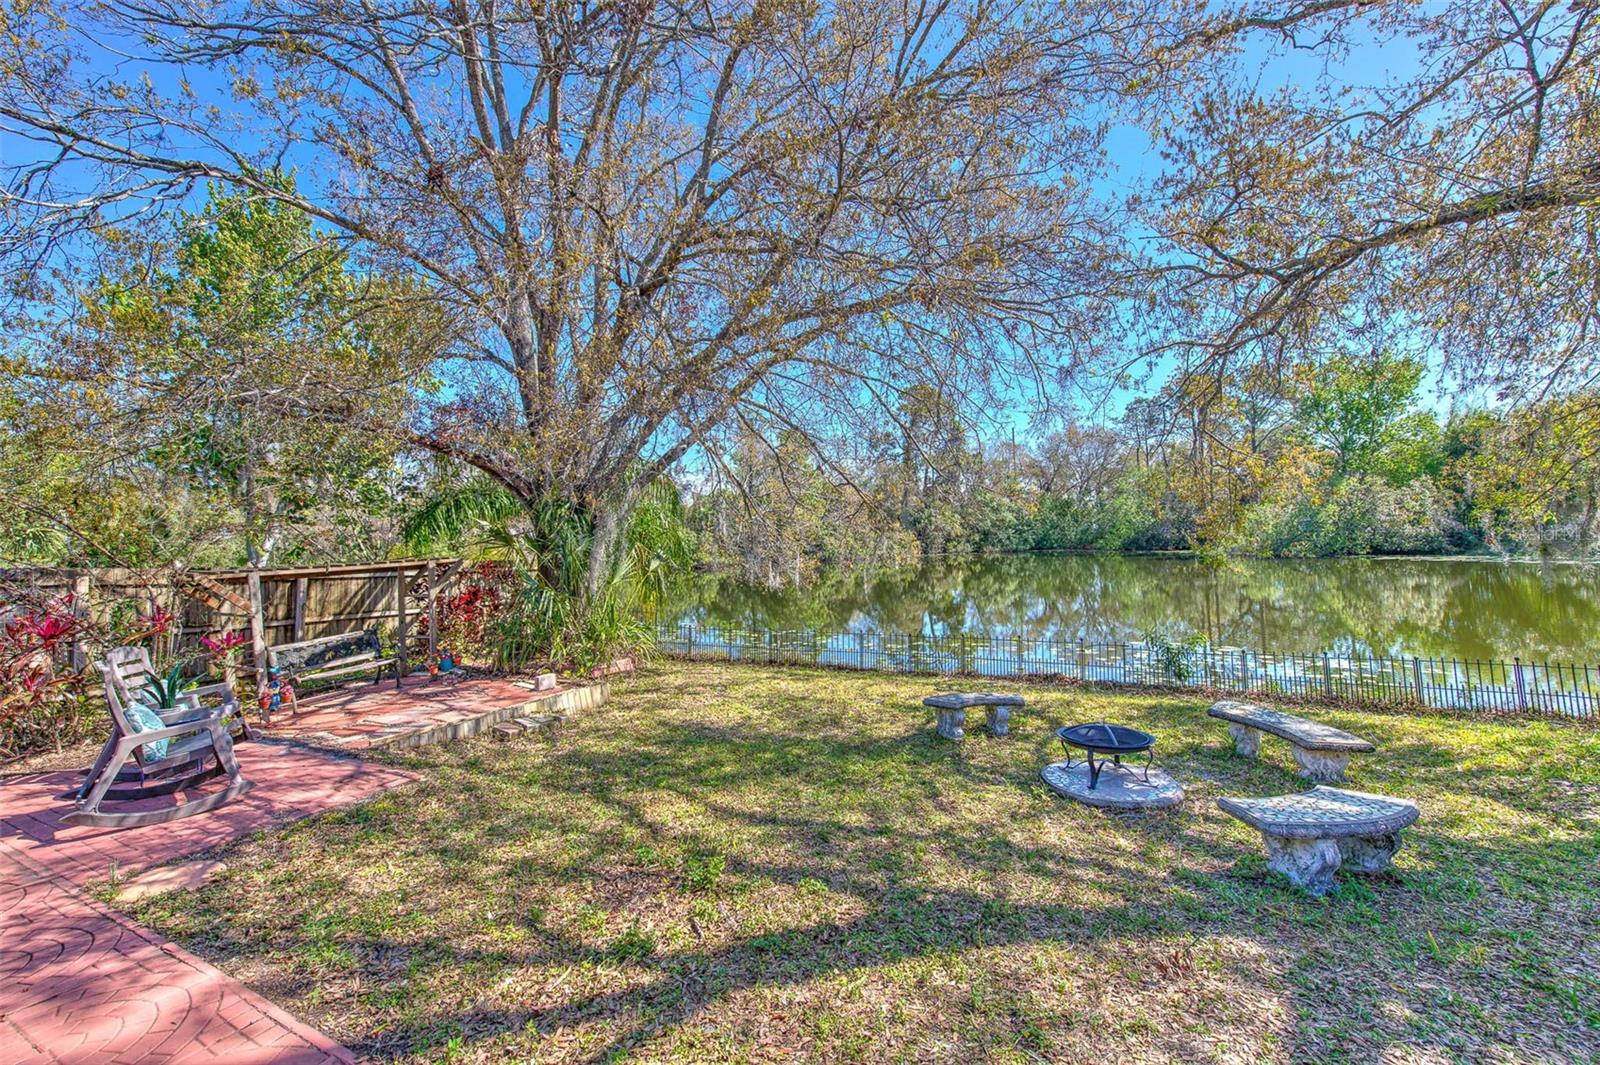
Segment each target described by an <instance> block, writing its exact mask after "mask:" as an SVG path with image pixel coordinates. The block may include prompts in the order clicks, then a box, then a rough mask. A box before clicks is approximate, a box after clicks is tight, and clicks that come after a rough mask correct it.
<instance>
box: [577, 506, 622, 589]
mask: <svg viewBox="0 0 1600 1065" xmlns="http://www.w3.org/2000/svg"><path fill="white" fill-rule="evenodd" d="M625 521H626V515H625V514H623V513H622V512H621V509H620V508H617V507H608V506H602V507H600V508H599V509H598V510H597V511H596V512H595V515H594V532H593V534H592V535H591V536H590V538H589V565H588V569H587V571H586V572H585V574H584V580H583V594H584V599H585V600H586V601H587V602H590V603H593V602H594V601H595V600H597V599H599V598H600V595H601V593H602V592H603V591H604V590H605V586H606V578H607V575H608V574H609V573H610V572H611V553H612V551H613V550H614V549H615V548H616V546H617V543H618V541H619V540H620V539H621V538H622V527H623V524H624V522H625Z"/></svg>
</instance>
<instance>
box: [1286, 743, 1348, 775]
mask: <svg viewBox="0 0 1600 1065" xmlns="http://www.w3.org/2000/svg"><path fill="white" fill-rule="evenodd" d="M1294 760H1295V761H1296V762H1299V763H1300V775H1301V776H1303V777H1305V778H1306V779H1307V780H1310V781H1315V782H1316V783H1318V784H1330V783H1332V782H1334V781H1336V780H1343V779H1344V771H1345V767H1346V766H1348V765H1349V764H1350V756H1349V755H1348V754H1340V753H1339V752H1337V751H1308V750H1306V749H1305V748H1303V747H1296V748H1295V749H1294Z"/></svg>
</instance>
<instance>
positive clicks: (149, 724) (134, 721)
mask: <svg viewBox="0 0 1600 1065" xmlns="http://www.w3.org/2000/svg"><path fill="white" fill-rule="evenodd" d="M128 724H130V725H132V726H133V727H134V728H135V729H138V730H139V731H140V732H153V731H155V730H156V729H159V728H166V727H167V723H166V722H165V721H162V720H161V715H160V714H158V713H156V712H155V710H154V709H152V708H151V707H149V706H146V705H145V704H144V703H141V702H132V703H129V704H128ZM167 743H168V741H167V740H164V739H163V740H151V741H150V742H149V743H146V744H142V745H141V747H140V749H141V750H142V751H143V752H144V756H145V757H146V758H148V759H150V760H151V761H156V760H158V759H161V758H165V757H166V756H167Z"/></svg>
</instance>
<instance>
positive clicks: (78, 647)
mask: <svg viewBox="0 0 1600 1065" xmlns="http://www.w3.org/2000/svg"><path fill="white" fill-rule="evenodd" d="M72 613H73V615H74V616H75V617H79V618H86V617H88V616H89V575H88V574H87V573H79V574H78V575H77V576H75V577H73V578H72ZM71 661H72V668H73V669H74V670H77V671H79V672H81V671H82V670H83V669H84V667H85V666H87V665H88V664H89V648H88V647H87V645H85V644H84V642H83V638H82V637H81V636H80V637H78V638H76V639H74V640H73V641H72V656H71Z"/></svg>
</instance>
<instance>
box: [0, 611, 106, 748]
mask: <svg viewBox="0 0 1600 1065" xmlns="http://www.w3.org/2000/svg"><path fill="white" fill-rule="evenodd" d="M94 635H95V627H94V625H93V623H92V622H91V621H90V620H89V619H88V618H87V617H84V616H82V615H80V613H79V612H78V610H77V604H76V602H75V601H74V598H73V596H72V595H71V594H68V595H61V596H43V595H38V594H29V593H16V592H11V591H6V592H5V593H4V594H3V598H0V758H12V757H16V756H17V755H20V754H24V753H27V752H28V751H30V750H33V749H36V748H38V747H41V746H44V745H46V744H53V745H54V746H55V747H56V749H57V750H60V748H61V745H62V744H63V743H64V742H70V741H74V740H77V739H78V738H80V737H81V736H82V735H83V734H84V733H85V732H86V731H87V729H88V728H89V726H90V725H91V724H92V723H93V722H95V721H97V720H98V718H99V714H98V706H97V705H96V703H95V701H94V699H93V698H92V695H93V691H92V685H90V684H89V683H87V680H86V677H85V675H84V674H83V673H82V672H80V671H78V670H74V669H71V668H70V664H69V660H68V654H69V652H70V651H71V649H72V646H73V644H75V643H78V642H80V641H84V640H88V639H90V638H91V637H93V636H94Z"/></svg>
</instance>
